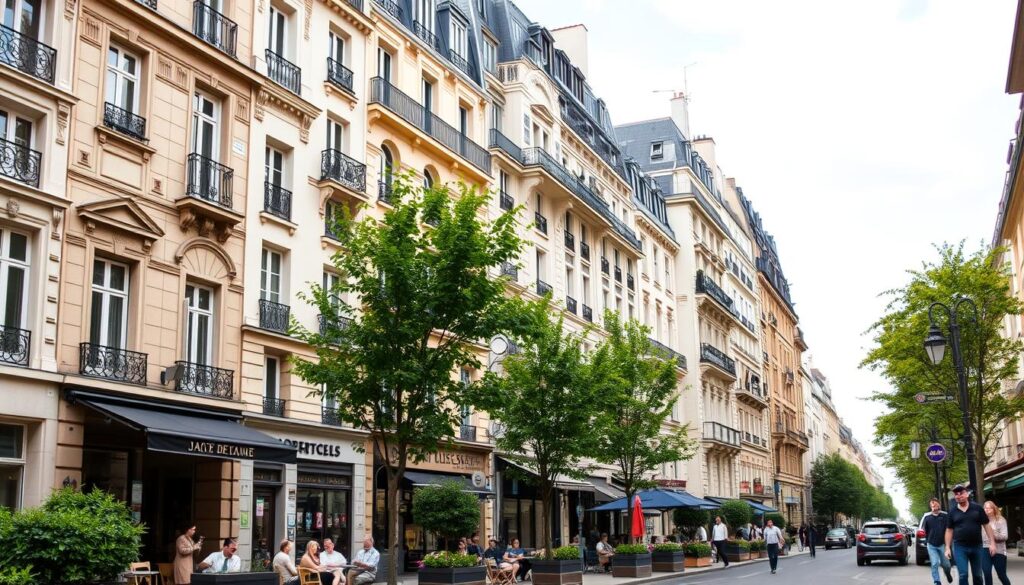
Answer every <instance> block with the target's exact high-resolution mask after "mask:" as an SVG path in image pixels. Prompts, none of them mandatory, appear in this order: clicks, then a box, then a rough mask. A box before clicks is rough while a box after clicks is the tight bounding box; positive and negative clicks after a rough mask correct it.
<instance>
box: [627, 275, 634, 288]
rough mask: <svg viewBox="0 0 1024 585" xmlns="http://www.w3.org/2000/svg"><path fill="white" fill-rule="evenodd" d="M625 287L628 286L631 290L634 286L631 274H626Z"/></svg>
mask: <svg viewBox="0 0 1024 585" xmlns="http://www.w3.org/2000/svg"><path fill="white" fill-rule="evenodd" d="M626 288H628V289H629V290H633V289H635V288H636V283H635V282H634V281H633V275H632V274H627V275H626Z"/></svg>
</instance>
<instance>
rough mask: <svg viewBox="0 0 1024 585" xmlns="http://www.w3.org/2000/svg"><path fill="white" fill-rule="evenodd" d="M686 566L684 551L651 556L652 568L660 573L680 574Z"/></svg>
mask: <svg viewBox="0 0 1024 585" xmlns="http://www.w3.org/2000/svg"><path fill="white" fill-rule="evenodd" d="M685 566H686V561H685V560H684V556H683V551H681V550H680V551H674V552H658V551H654V552H653V553H652V554H651V567H652V568H653V569H654V570H655V571H657V572H659V573H678V572H679V571H682V570H683V568H684V567H685Z"/></svg>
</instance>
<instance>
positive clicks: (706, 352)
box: [700, 343, 736, 376]
mask: <svg viewBox="0 0 1024 585" xmlns="http://www.w3.org/2000/svg"><path fill="white" fill-rule="evenodd" d="M700 361H702V362H704V363H706V364H712V365H715V366H718V367H719V368H721V369H723V370H725V371H726V372H728V373H729V374H731V375H733V376H735V375H736V360H734V359H732V358H731V357H729V356H727V355H725V353H724V352H723V351H722V350H720V349H718V348H717V347H715V346H713V345H711V344H710V343H702V344H700Z"/></svg>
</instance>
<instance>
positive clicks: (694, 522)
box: [672, 508, 709, 536]
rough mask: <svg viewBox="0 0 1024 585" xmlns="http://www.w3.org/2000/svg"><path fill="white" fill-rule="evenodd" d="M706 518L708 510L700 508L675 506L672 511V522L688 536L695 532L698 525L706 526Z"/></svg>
mask: <svg viewBox="0 0 1024 585" xmlns="http://www.w3.org/2000/svg"><path fill="white" fill-rule="evenodd" d="M708 520H709V518H708V511H707V510H702V509H700V508H676V509H675V510H673V511H672V522H673V523H674V524H675V525H676V526H677V527H679V528H680V529H683V530H685V533H686V534H687V535H690V536H692V535H693V534H695V533H696V532H697V527H698V526H706V525H707V524H708Z"/></svg>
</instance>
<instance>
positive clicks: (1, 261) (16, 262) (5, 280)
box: [0, 227, 32, 329]
mask: <svg viewBox="0 0 1024 585" xmlns="http://www.w3.org/2000/svg"><path fill="white" fill-rule="evenodd" d="M13 234H17V235H19V236H21V237H23V238H25V259H24V260H20V259H17V258H11V236H12V235H13ZM12 268H15V269H18V268H20V269H22V270H23V271H24V278H23V279H22V283H21V311H20V314H18V315H16V316H15V318H16V321H13V322H12V319H11V316H10V315H8V314H7V312H8V307H7V301H6V299H7V287H8V286H9V281H10V274H11V269H12ZM31 275H32V238H31V237H29V235H28V234H27V233H24V232H20V231H17V230H10V229H7V228H6V227H3V228H0V293H2V294H3V297H2V298H0V301H2V304H0V324H2V325H8V326H11V327H17V328H18V329H26V328H27V327H26V319H27V318H28V304H29V296H28V291H29V281H30V280H31Z"/></svg>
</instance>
